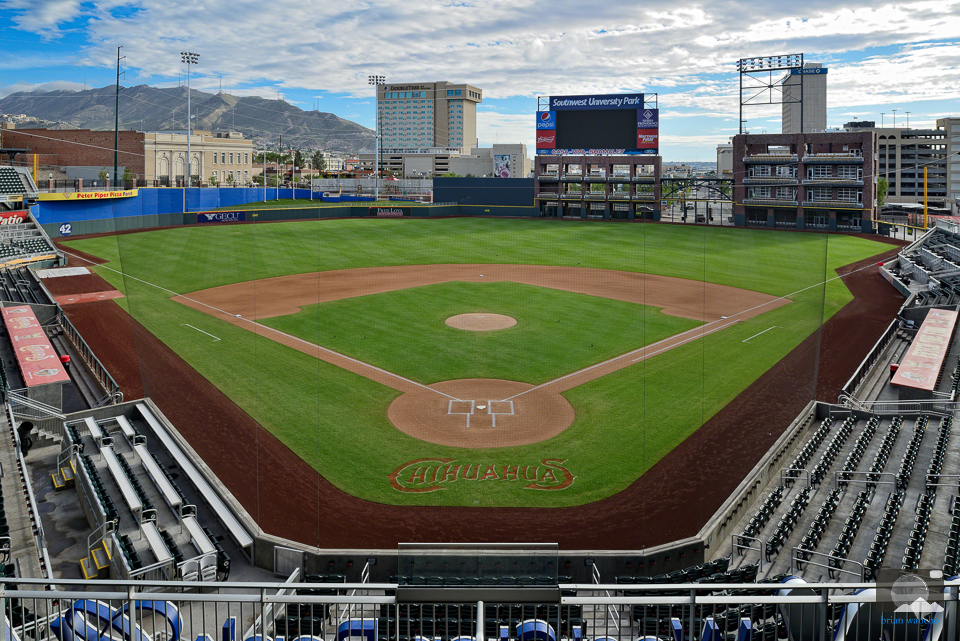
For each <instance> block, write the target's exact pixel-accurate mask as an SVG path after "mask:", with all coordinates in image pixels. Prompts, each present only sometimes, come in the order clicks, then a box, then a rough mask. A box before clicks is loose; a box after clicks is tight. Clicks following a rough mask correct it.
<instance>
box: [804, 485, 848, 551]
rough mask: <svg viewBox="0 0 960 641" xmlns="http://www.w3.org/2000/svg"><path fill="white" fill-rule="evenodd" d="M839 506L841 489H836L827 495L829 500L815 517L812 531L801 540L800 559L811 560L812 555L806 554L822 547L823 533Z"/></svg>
mask: <svg viewBox="0 0 960 641" xmlns="http://www.w3.org/2000/svg"><path fill="white" fill-rule="evenodd" d="M838 505H840V488H834V489H833V490H831V492H830V494H828V495H827V498H826V499H824V501H823V503H822V504H821V505H820V509H819V510H817V515H816V516H815V517H814V519H813V522H811V523H810V529H809V530H807V533H806V534H804V535H803V538H802V539H800V549H801V550H802V552H801V553H800V554H799V557H800V558H803V559H809V558H810V555H809V554H806V552H813V551H814V550H816V549H817V546H818V545H820V540H821V539H822V538H823V533H824V532H825V531H826V529H827V524H828V523H830V519H831V518H833V514H834V512H836V511H837V506H838Z"/></svg>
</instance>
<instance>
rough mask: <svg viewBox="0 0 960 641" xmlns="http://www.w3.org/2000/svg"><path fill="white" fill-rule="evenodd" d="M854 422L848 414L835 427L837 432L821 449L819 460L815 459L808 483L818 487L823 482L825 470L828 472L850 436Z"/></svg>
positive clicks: (855, 420)
mask: <svg viewBox="0 0 960 641" xmlns="http://www.w3.org/2000/svg"><path fill="white" fill-rule="evenodd" d="M856 422H857V419H855V418H854V417H852V416H850V417H847V420H845V421H844V422H843V423H841V424H840V427H838V428H837V433H836V434H834V435H833V438H832V439H831V440H830V443H829V444H828V445H827V447H826V449H825V450H824V451H823V454H821V455H820V460H819V461H817V464H816V465H815V466H814V468H813V470H812V471H811V472H810V483H811V484H812V485H814V486H815V487H818V486H819V485H820V483H822V482H823V479H824V477H825V476H826V475H827V472H829V471H830V468H831V467H833V462H834V461H835V460H836V459H837V456H838V455H839V454H840V450H841V449H842V448H843V445H844V443H846V442H847V438H848V437H849V436H850V432H851V431H853V425H854V423H856Z"/></svg>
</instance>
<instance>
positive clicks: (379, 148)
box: [367, 76, 387, 202]
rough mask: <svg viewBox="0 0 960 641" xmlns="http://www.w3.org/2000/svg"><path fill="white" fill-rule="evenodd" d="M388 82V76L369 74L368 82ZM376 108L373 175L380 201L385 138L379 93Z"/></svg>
mask: <svg viewBox="0 0 960 641" xmlns="http://www.w3.org/2000/svg"><path fill="white" fill-rule="evenodd" d="M386 82H387V78H386V76H367V83H368V84H371V85H373V86H375V87H379V86H380V85H383V84H386ZM374 109H376V112H375V113H374V116H375V118H376V120H375V121H374V122H375V123H376V124H374V127H375V133H376V136H377V138H376V140H377V146H376V148H375V149H374V150H373V158H374V160H373V164H374V165H376V172H375V174H374V177H373V201H374V202H378V201H379V200H380V162H381V156H382V155H383V139H382V137H381V136H380V96H379V95H377V100H376V101H375V102H374Z"/></svg>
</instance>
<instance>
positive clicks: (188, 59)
mask: <svg viewBox="0 0 960 641" xmlns="http://www.w3.org/2000/svg"><path fill="white" fill-rule="evenodd" d="M180 60H181V61H182V62H183V64H185V65H187V183H186V186H187V187H189V186H190V181H191V178H192V175H193V174H192V173H191V171H190V136H191V134H192V133H193V132H192V130H193V127H192V123H191V121H190V118H191V116H190V66H191V65H196V64H200V54H199V53H193V52H192V51H181V52H180Z"/></svg>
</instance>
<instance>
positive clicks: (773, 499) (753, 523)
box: [741, 485, 787, 545]
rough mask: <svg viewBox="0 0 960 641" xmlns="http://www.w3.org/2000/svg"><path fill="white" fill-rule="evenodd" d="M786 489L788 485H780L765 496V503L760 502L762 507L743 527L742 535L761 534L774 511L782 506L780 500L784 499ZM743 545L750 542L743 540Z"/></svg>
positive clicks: (753, 536)
mask: <svg viewBox="0 0 960 641" xmlns="http://www.w3.org/2000/svg"><path fill="white" fill-rule="evenodd" d="M786 491H787V488H786V486H784V485H780V486H777V487H776V488H775V489H774V490H773V491H772V492H770V494H768V495H767V498H765V499H764V500H763V503H761V504H760V509H758V510H757V511H756V513H755V514H754V515H753V516H752V517H750V521H749V522H748V523H747V526H746V527H745V528H744V529H743V534H742V536H749V537H751V538H755V537H756V536H757V535H758V534H760V532H762V531H763V528H765V527H766V526H767V521H769V520H770V517H771V516H773V512H774V511H775V510H776V509H777V508H778V507H780V502H781V501H783V495H784V493H785V492H786ZM741 545H749V542H747V543H744V542H741Z"/></svg>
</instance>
